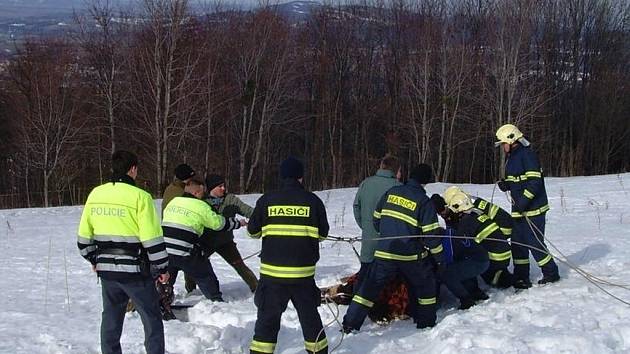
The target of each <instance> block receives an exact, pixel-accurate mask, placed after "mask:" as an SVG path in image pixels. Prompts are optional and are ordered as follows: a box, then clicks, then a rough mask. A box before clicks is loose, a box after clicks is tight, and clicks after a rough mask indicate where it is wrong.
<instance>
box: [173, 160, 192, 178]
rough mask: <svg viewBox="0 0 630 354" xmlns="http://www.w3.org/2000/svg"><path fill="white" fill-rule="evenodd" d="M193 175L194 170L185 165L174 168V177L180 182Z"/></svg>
mask: <svg viewBox="0 0 630 354" xmlns="http://www.w3.org/2000/svg"><path fill="white" fill-rule="evenodd" d="M194 175H195V170H193V169H192V167H190V166H188V165H186V164H185V163H183V164H181V165H178V166H177V167H175V177H177V179H178V180H180V181H185V180H187V179H189V178H190V177H192V176H194Z"/></svg>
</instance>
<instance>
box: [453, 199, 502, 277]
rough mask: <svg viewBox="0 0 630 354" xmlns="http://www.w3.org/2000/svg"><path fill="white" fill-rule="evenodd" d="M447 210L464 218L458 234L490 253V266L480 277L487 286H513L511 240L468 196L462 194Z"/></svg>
mask: <svg viewBox="0 0 630 354" xmlns="http://www.w3.org/2000/svg"><path fill="white" fill-rule="evenodd" d="M448 207H449V209H451V210H452V211H453V212H455V213H458V214H460V215H461V217H460V220H459V223H458V224H457V234H458V235H465V236H468V237H474V241H475V242H476V243H478V244H480V245H481V246H482V247H483V248H484V249H485V250H486V251H487V252H488V258H489V259H490V265H489V267H488V269H487V270H486V271H485V272H484V273H483V274H482V275H481V277H482V278H483V280H484V281H485V282H486V284H488V285H491V286H494V287H498V288H507V287H510V286H512V284H513V277H512V274H511V273H510V271H509V270H508V266H509V265H510V258H512V252H511V250H510V244H509V243H508V238H507V236H506V235H504V234H503V232H501V230H500V229H499V225H497V224H496V223H495V222H494V221H492V220H490V217H488V216H487V215H486V214H484V213H483V212H481V211H480V210H479V209H477V208H475V207H474V206H473V202H472V200H471V199H470V197H469V196H468V194H466V193H463V192H459V193H457V194H455V195H453V196H452V197H450V198H449V201H448ZM497 240H500V241H497Z"/></svg>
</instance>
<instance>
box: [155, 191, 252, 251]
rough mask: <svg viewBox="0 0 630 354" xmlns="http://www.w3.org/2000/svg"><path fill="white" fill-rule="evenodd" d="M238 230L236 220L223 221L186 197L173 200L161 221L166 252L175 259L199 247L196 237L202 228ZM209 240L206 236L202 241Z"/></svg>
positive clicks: (204, 204) (207, 208) (203, 204)
mask: <svg viewBox="0 0 630 354" xmlns="http://www.w3.org/2000/svg"><path fill="white" fill-rule="evenodd" d="M239 227H240V224H239V223H238V221H236V219H234V218H233V217H232V218H228V219H226V218H224V217H223V216H222V215H220V214H217V213H216V212H215V211H214V210H212V207H211V206H210V205H209V204H208V203H206V202H205V201H203V200H201V199H197V198H195V196H193V195H192V194H189V193H184V195H182V196H181V197H175V198H173V199H172V200H171V201H170V202H169V203H168V205H166V207H165V208H164V216H163V217H162V230H163V231H164V240H165V241H166V251H167V252H168V254H169V255H170V256H175V257H188V256H190V255H191V254H192V251H193V248H194V247H195V246H199V244H200V239H199V237H200V236H201V235H202V234H203V231H204V228H209V229H211V230H214V231H229V230H234V229H237V228H239ZM211 236H212V235H210V234H206V236H205V237H211Z"/></svg>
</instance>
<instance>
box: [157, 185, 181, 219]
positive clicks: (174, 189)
mask: <svg viewBox="0 0 630 354" xmlns="http://www.w3.org/2000/svg"><path fill="white" fill-rule="evenodd" d="M185 186H186V184H184V182H182V181H180V180H178V179H175V180H174V181H173V182H171V184H169V185H168V187H166V189H165V190H164V194H163V195H162V215H164V209H166V206H167V205H168V203H169V202H170V201H171V200H173V199H174V198H175V197H181V196H182V195H184V187H185Z"/></svg>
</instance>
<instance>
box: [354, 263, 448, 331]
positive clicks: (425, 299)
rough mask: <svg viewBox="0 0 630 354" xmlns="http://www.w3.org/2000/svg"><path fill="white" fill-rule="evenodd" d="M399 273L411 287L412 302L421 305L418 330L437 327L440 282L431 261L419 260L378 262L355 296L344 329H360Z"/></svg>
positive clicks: (417, 317)
mask: <svg viewBox="0 0 630 354" xmlns="http://www.w3.org/2000/svg"><path fill="white" fill-rule="evenodd" d="M397 274H402V275H403V277H404V278H405V280H406V281H407V284H409V294H410V296H409V302H410V303H411V302H412V301H413V302H417V307H416V310H415V314H412V315H413V317H414V319H415V320H416V323H417V326H418V328H424V327H432V326H434V325H435V319H436V315H435V312H436V309H437V299H436V296H435V288H436V281H435V276H434V273H433V265H432V264H431V262H430V261H429V259H423V260H419V261H390V260H382V259H375V260H374V262H372V265H371V266H370V268H369V271H368V274H367V276H366V277H365V280H364V281H363V284H362V285H361V288H360V289H359V291H358V292H357V293H356V294H355V295H354V296H353V297H352V302H351V303H350V307H349V308H348V312H346V316H344V318H343V324H344V326H346V327H351V328H353V329H357V330H358V329H360V328H361V326H362V325H363V321H364V320H365V316H367V314H368V312H369V310H370V308H372V307H373V306H374V301H376V299H377V298H378V294H379V293H380V291H381V290H382V289H383V287H384V286H385V285H386V284H387V283H388V282H389V281H390V280H391V279H393V278H394V277H395V276H396V275H397ZM411 294H413V298H412V295H411ZM416 297H417V298H416Z"/></svg>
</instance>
